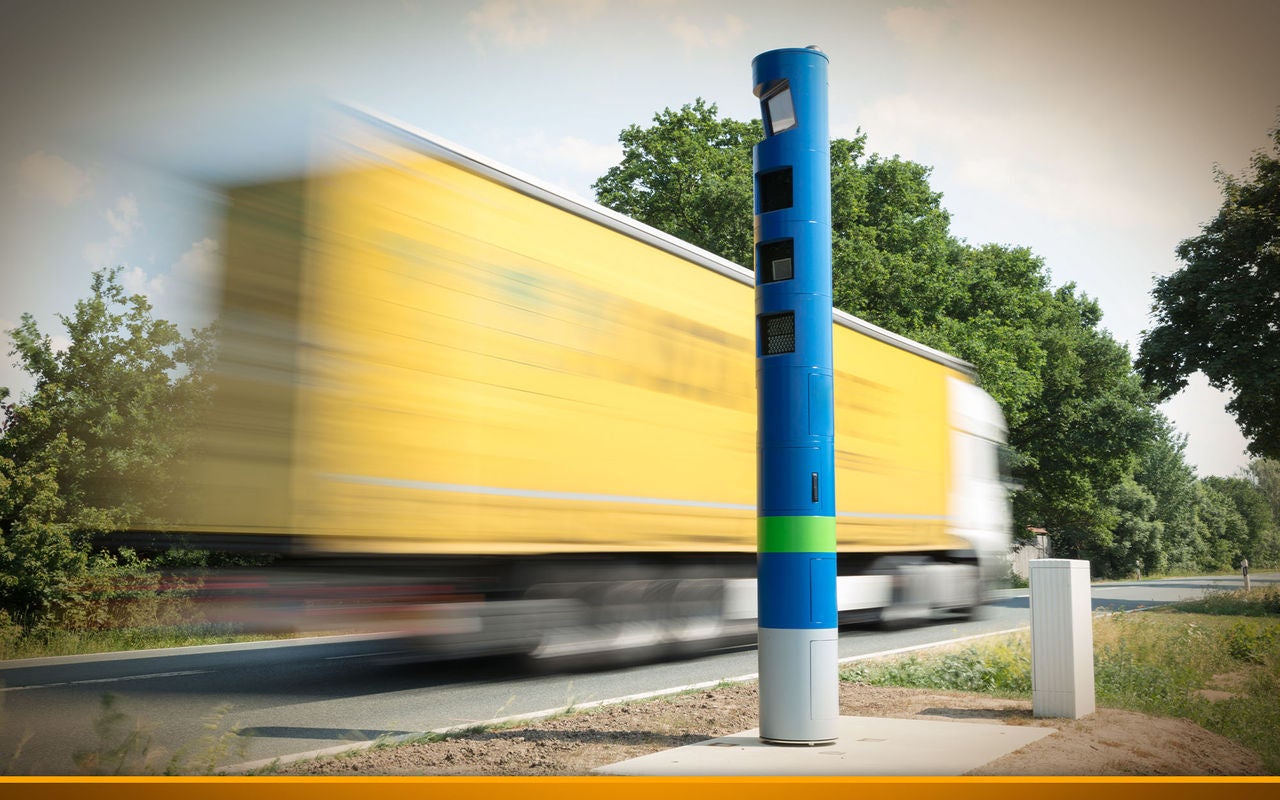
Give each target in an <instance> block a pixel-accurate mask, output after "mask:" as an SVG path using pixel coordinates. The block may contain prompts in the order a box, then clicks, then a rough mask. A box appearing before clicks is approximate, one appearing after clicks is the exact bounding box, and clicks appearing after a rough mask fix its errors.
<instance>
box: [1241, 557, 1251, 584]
mask: <svg viewBox="0 0 1280 800" xmlns="http://www.w3.org/2000/svg"><path fill="white" fill-rule="evenodd" d="M1240 571H1241V572H1243V573H1244V590H1245V591H1246V592H1248V591H1249V588H1250V587H1249V559H1247V558H1242V559H1240Z"/></svg>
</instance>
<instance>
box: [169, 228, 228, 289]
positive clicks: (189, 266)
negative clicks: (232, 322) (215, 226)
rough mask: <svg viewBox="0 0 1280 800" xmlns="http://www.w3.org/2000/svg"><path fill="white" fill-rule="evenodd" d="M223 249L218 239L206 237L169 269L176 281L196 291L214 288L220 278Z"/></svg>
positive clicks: (192, 246)
mask: <svg viewBox="0 0 1280 800" xmlns="http://www.w3.org/2000/svg"><path fill="white" fill-rule="evenodd" d="M220 258H221V251H220V249H219V247H218V242H217V240H215V239H213V238H211V237H208V236H206V237H204V238H203V239H201V240H200V241H198V242H196V243H194V244H192V245H191V247H190V248H188V249H187V252H185V253H183V254H182V257H181V258H179V259H178V260H177V261H176V262H174V264H173V266H172V267H171V268H170V269H169V272H170V274H171V275H172V276H173V279H174V281H176V282H178V283H180V284H182V285H184V286H187V287H190V288H191V289H192V290H195V291H206V290H210V289H212V288H213V286H214V283H215V282H216V280H217V278H218V265H219V263H220V261H219V259H220Z"/></svg>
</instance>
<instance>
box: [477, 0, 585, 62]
mask: <svg viewBox="0 0 1280 800" xmlns="http://www.w3.org/2000/svg"><path fill="white" fill-rule="evenodd" d="M603 7H604V0H555V2H546V1H545V0H544V1H543V2H537V1H536V0H487V2H485V3H484V4H483V5H481V6H480V7H479V8H477V9H476V10H474V11H472V12H470V13H469V14H467V25H468V26H469V27H470V28H471V41H472V42H473V43H474V44H476V45H478V46H483V45H484V44H485V43H493V44H497V45H500V46H502V47H504V48H507V49H510V50H527V49H530V48H533V47H538V46H540V45H544V44H546V43H547V41H548V40H549V39H550V38H551V35H552V34H553V33H554V32H557V31H560V30H563V29H564V28H565V27H567V26H568V25H570V24H573V23H577V22H580V21H582V20H584V19H587V18H589V17H592V16H595V15H596V14H597V13H598V12H599V11H600V9H601V8H603Z"/></svg>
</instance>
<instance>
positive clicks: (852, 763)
mask: <svg viewBox="0 0 1280 800" xmlns="http://www.w3.org/2000/svg"><path fill="white" fill-rule="evenodd" d="M838 731H839V738H838V739H837V740H836V741H835V743H834V744H828V745H818V746H812V747H811V746H806V745H774V744H765V743H764V742H761V741H760V739H759V734H760V731H759V730H758V729H752V730H749V731H743V732H742V733H737V734H734V735H732V736H722V737H721V738H719V739H708V740H707V741H705V742H698V743H697V744H693V745H687V746H685V747H677V748H675V749H673V750H664V751H662V752H660V753H650V754H649V755H647V756H641V757H639V758H633V759H629V760H627V761H620V762H618V763H617V764H610V765H608V766H605V767H598V768H597V769H595V770H593V772H596V773H599V774H602V775H672V776H685V775H820V776H829V775H963V774H964V773H966V772H968V771H969V770H971V769H975V768H977V767H980V766H982V765H983V764H987V763H989V762H991V761H994V760H995V759H997V758H999V757H1000V756H1003V755H1005V754H1007V753H1012V752H1013V751H1014V750H1017V749H1018V748H1020V747H1024V746H1025V745H1028V744H1030V743H1032V742H1034V741H1036V740H1038V739H1041V738H1043V737H1045V736H1048V735H1049V734H1051V733H1055V732H1056V729H1054V728H1042V727H1038V726H1017V725H992V724H986V723H973V722H946V721H936V722H935V721H933V720H920V719H881V718H876V717H841V718H840V720H839V726H838Z"/></svg>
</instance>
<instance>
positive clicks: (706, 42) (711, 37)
mask: <svg viewBox="0 0 1280 800" xmlns="http://www.w3.org/2000/svg"><path fill="white" fill-rule="evenodd" d="M667 30H668V31H670V33H671V35H672V36H674V37H676V38H677V39H679V40H680V41H681V42H683V43H684V46H685V47H686V48H688V49H690V50H704V49H706V48H717V49H724V48H726V47H728V46H729V45H731V44H733V43H734V42H735V41H736V40H737V39H738V38H739V37H741V36H742V34H743V33H744V32H745V31H746V30H747V24H746V23H745V22H743V21H742V19H741V18H740V17H736V16H734V15H733V14H726V15H725V16H724V18H723V19H722V20H719V21H718V22H717V23H716V24H715V25H714V26H712V25H699V24H697V23H694V22H690V21H689V20H687V19H685V18H684V16H683V15H682V16H677V17H676V18H675V19H672V20H670V21H669V22H668V23H667Z"/></svg>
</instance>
